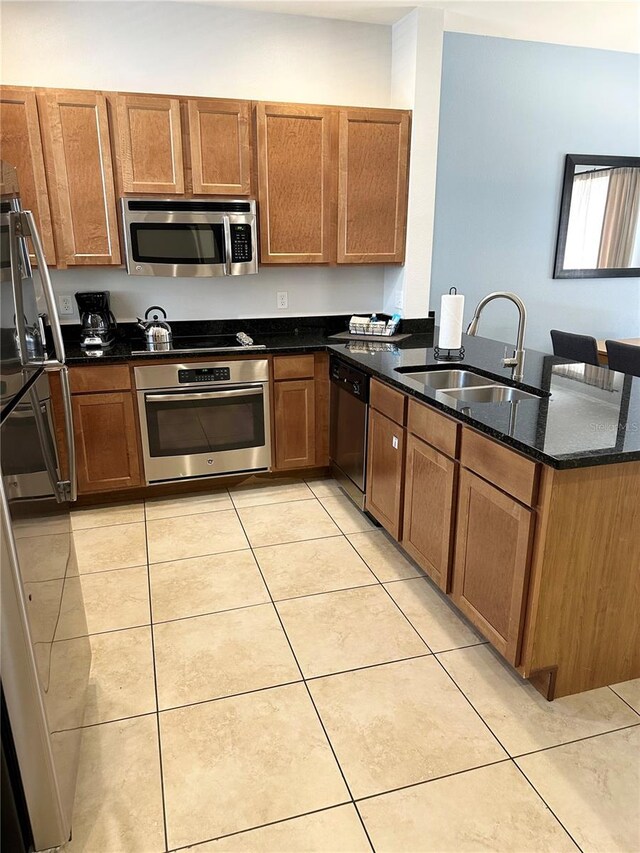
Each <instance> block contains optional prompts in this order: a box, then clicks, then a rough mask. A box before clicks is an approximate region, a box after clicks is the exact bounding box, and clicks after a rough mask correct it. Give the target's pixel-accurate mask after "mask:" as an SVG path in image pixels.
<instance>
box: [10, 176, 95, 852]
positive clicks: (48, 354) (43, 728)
mask: <svg viewBox="0 0 640 853" xmlns="http://www.w3.org/2000/svg"><path fill="white" fill-rule="evenodd" d="M0 185H1V193H0V237H1V243H0V282H1V289H0V303H1V304H0V312H1V313H0V316H1V323H0V356H1V377H0V467H1V473H2V476H1V478H0V521H1V524H0V560H1V599H2V600H1V624H2V629H1V630H2V652H1V669H0V680H1V688H2V690H1V692H2V695H1V711H2V832H3V836H4V837H3V839H2V842H3V843H2V847H3V849H7V850H12V851H13V850H15V851H18V850H29V849H34V850H46V849H48V848H51V847H56V846H58V845H60V844H63V843H64V842H65V841H67V840H68V838H69V836H70V834H71V827H72V822H71V817H72V806H73V798H74V792H75V780H76V774H77V766H78V755H79V747H80V736H81V728H80V727H81V726H82V723H83V714H84V705H85V693H86V687H87V683H88V678H89V667H90V662H91V651H90V645H89V639H88V637H87V626H86V619H85V612H84V603H83V600H82V591H81V586H80V579H79V577H78V568H77V562H76V558H75V551H74V546H73V537H72V533H71V522H70V514H69V501H73V500H75V499H76V487H75V455H74V445H73V420H72V412H71V397H70V394H69V382H68V378H67V367H66V365H65V352H64V345H63V341H62V335H61V330H60V323H59V319H58V316H57V312H56V306H55V300H54V296H53V291H52V287H51V281H50V279H49V274H48V270H47V266H46V263H45V259H44V254H43V251H42V245H41V243H40V239H39V236H38V233H37V229H36V226H35V222H34V218H33V216H32V214H31V212H29V211H23V210H22V208H21V204H20V195H19V191H18V186H17V180H16V175H15V170H13V169H12V167H10V166H7V165H6V164H4V163H0ZM29 252H31V253H32V254H33V256H34V257H35V260H36V264H37V265H36V266H34V267H33V268H32V265H31V262H30V260H29ZM52 373H56V374H57V375H58V377H59V378H58V379H57V380H56V381H59V383H60V387H61V389H62V401H63V406H62V409H63V417H62V418H61V422H59V423H57V424H56V425H55V426H57V428H58V429H59V430H60V431H61V433H62V434H64V441H65V442H66V445H67V448H66V449H67V454H68V459H69V462H68V465H67V466H66V467H67V468H68V470H66V471H65V472H64V473H63V471H62V467H61V461H60V459H59V457H58V453H57V449H56V440H55V431H54V420H53V412H52V401H51V393H50V381H49V380H50V377H51V374H52Z"/></svg>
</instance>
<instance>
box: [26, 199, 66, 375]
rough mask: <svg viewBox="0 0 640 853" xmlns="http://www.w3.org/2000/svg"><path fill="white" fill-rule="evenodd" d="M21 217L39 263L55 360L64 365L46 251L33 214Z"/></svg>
mask: <svg viewBox="0 0 640 853" xmlns="http://www.w3.org/2000/svg"><path fill="white" fill-rule="evenodd" d="M19 216H20V222H21V225H22V233H23V235H24V236H25V237H31V241H32V243H33V251H34V253H35V256H36V260H37V262H38V275H39V276H40V282H41V283H42V291H43V293H44V300H45V302H46V304H47V313H48V315H49V324H50V325H51V336H52V337H53V348H54V351H55V358H56V361H58V362H59V363H60V364H64V363H65V361H66V356H65V351H64V342H63V340H62V329H61V328H60V320H59V318H58V312H57V310H56V300H55V296H54V294H53V286H52V284H51V276H50V275H49V269H48V267H47V261H46V259H45V256H44V249H43V248H42V241H41V240H40V235H39V234H38V229H37V227H36V222H35V219H34V218H33V213H32V212H31V211H30V210H25V211H23V212H22V213H20V214H19Z"/></svg>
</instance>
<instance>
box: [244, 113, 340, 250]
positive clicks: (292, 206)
mask: <svg viewBox="0 0 640 853" xmlns="http://www.w3.org/2000/svg"><path fill="white" fill-rule="evenodd" d="M335 118H336V116H335V111H334V110H332V109H330V108H329V107H307V106H304V105H300V104H289V105H287V104H258V105H257V106H256V120H257V147H258V200H259V204H260V260H261V262H262V263H263V264H264V263H277V264H326V263H328V262H329V261H331V260H334V259H335V222H334V220H335V181H336V176H335Z"/></svg>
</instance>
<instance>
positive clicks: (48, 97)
mask: <svg viewBox="0 0 640 853" xmlns="http://www.w3.org/2000/svg"><path fill="white" fill-rule="evenodd" d="M38 97H39V99H40V107H41V110H40V115H41V119H42V126H43V134H44V139H45V149H46V155H47V167H48V172H49V178H50V180H49V191H50V199H51V207H52V210H53V214H54V224H55V231H56V242H57V246H58V264H59V266H66V265H68V266H78V265H84V264H119V263H120V245H119V239H118V220H117V216H116V200H115V190H114V182H113V168H112V163H111V145H110V138H109V121H108V117H107V103H106V99H105V97H104V95H101V94H99V93H97V92H78V91H59V90H55V89H53V90H52V89H48V90H46V91H43V92H40V93H39V96H38Z"/></svg>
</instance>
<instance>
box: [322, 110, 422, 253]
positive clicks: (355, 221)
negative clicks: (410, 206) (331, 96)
mask: <svg viewBox="0 0 640 853" xmlns="http://www.w3.org/2000/svg"><path fill="white" fill-rule="evenodd" d="M409 117H410V114H409V113H408V112H406V111H402V110H362V109H361V110H356V109H342V110H340V130H339V164H340V165H339V177H338V252H337V258H338V263H339V264H365V263H368V264H389V263H403V262H404V252H405V232H406V222H407V194H408V174H409Z"/></svg>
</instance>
